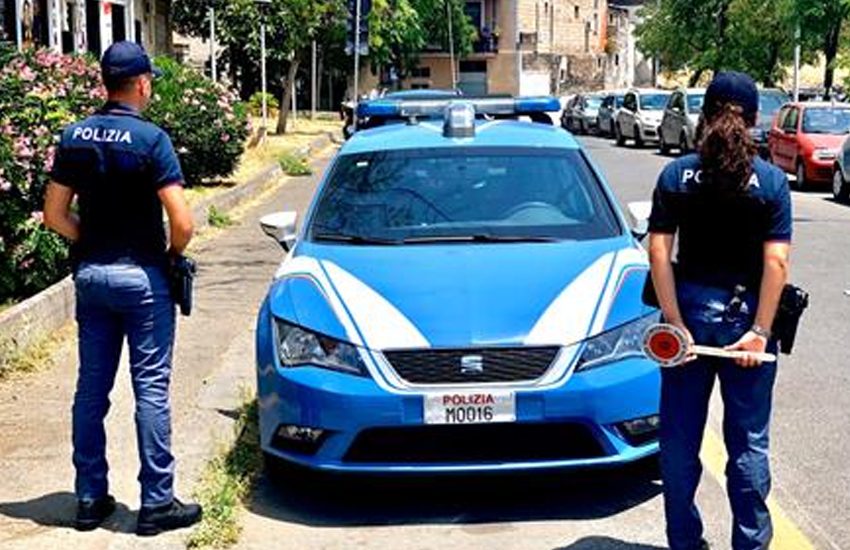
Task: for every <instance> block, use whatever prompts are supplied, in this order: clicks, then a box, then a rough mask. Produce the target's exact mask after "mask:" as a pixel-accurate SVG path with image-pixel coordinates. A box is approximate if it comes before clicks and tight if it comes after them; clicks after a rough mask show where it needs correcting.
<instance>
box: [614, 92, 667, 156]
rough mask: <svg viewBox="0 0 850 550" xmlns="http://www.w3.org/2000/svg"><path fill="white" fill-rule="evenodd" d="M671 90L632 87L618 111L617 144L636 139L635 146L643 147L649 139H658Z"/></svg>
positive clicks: (615, 134) (615, 128)
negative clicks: (659, 128)
mask: <svg viewBox="0 0 850 550" xmlns="http://www.w3.org/2000/svg"><path fill="white" fill-rule="evenodd" d="M669 98H670V92H667V91H664V90H651V89H647V90H641V89H632V90H629V91H628V92H626V95H625V97H624V98H623V108H622V109H620V110H619V112H618V113H617V121H616V124H615V125H614V136H615V137H616V139H617V145H621V146H622V145H625V144H626V140H629V139H631V140H634V143H635V147H643V146H644V145H645V144H646V142H648V141H658V127H659V126H660V125H661V117H662V116H663V115H664V108H665V107H666V106H667V100H668V99H669Z"/></svg>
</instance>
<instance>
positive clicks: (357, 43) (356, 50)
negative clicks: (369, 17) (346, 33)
mask: <svg viewBox="0 0 850 550" xmlns="http://www.w3.org/2000/svg"><path fill="white" fill-rule="evenodd" d="M361 1H362V0H356V1H355V7H354V116H353V117H352V119H353V120H352V125H353V126H354V130H357V106H358V105H359V104H360V4H361Z"/></svg>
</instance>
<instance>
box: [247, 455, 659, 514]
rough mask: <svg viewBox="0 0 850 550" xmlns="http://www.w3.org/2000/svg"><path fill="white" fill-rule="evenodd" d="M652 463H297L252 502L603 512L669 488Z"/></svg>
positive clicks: (302, 507) (273, 510) (331, 510)
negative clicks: (568, 467)
mask: <svg viewBox="0 0 850 550" xmlns="http://www.w3.org/2000/svg"><path fill="white" fill-rule="evenodd" d="M654 473H655V472H654V471H653V468H652V467H651V466H650V465H649V464H640V465H636V466H631V467H629V468H626V469H622V470H598V471H592V472H582V473H581V474H564V473H558V474H554V473H542V474H541V473H538V474H534V475H532V474H503V475H495V474H493V475H480V474H479V475H475V476H463V477H461V476H431V477H427V478H425V477H415V478H413V477H362V476H360V477H351V476H339V475H328V474H316V473H313V472H307V471H303V470H294V471H291V472H288V473H286V474H284V475H281V476H276V478H275V480H274V481H273V480H271V479H269V478H268V477H263V478H261V479H260V481H259V482H258V485H257V487H256V488H255V491H254V494H253V498H252V502H251V503H250V505H249V507H250V509H251V511H252V512H253V513H255V514H258V515H261V516H265V517H269V518H271V519H275V520H279V521H286V522H293V523H299V524H303V525H310V526H336V527H342V526H368V525H409V524H440V523H453V524H457V523H470V524H474V523H494V522H517V521H540V520H559V519H598V518H604V517H609V516H613V515H615V514H618V513H620V512H622V511H624V510H628V509H630V508H633V507H636V506H639V505H640V504H642V503H643V502H646V501H647V500H650V499H652V498H654V497H656V496H657V495H659V494H660V493H661V484H660V482H658V481H656V479H655V476H654Z"/></svg>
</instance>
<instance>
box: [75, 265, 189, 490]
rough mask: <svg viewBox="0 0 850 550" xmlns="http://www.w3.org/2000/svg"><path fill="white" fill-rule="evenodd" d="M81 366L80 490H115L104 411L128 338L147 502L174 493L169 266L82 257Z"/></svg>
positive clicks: (77, 461)
mask: <svg viewBox="0 0 850 550" xmlns="http://www.w3.org/2000/svg"><path fill="white" fill-rule="evenodd" d="M74 280H75V286H76V297H77V323H78V326H79V359H80V369H79V376H78V379H77V391H76V394H75V396H74V406H73V442H74V466H75V468H76V472H77V476H76V484H75V485H76V493H77V497H78V498H80V499H94V498H100V497H102V496H104V495H106V494H107V491H108V481H107V473H108V470H109V467H108V464H107V461H106V433H105V431H104V425H103V422H104V418H105V417H106V414H107V412H108V411H109V404H110V403H109V393H110V392H111V391H112V386H113V384H114V382H115V374H116V372H117V370H118V362H119V359H120V356H121V346H122V344H123V342H124V339H125V338H126V339H127V343H128V347H129V350H130V375H131V378H132V381H133V393H134V395H135V399H136V414H135V420H136V436H137V444H138V452H139V461H140V463H141V469H140V472H139V482H140V483H141V489H142V491H141V494H142V506H144V507H152V506H158V505H161V504H167V503H169V502H171V500H172V499H173V483H174V458H173V456H172V455H171V413H170V405H169V399H168V387H169V381H170V377H171V356H172V349H173V344H174V326H175V308H174V303H173V301H172V299H171V295H170V291H169V285H168V279H167V275H166V272H165V269H164V268H161V267H146V266H145V267H143V266H138V265H133V264H87V263H84V264H82V265H81V266H80V267H79V269H78V270H77V272H76V274H75V277H74Z"/></svg>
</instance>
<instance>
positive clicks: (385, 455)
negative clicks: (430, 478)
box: [343, 423, 605, 464]
mask: <svg viewBox="0 0 850 550" xmlns="http://www.w3.org/2000/svg"><path fill="white" fill-rule="evenodd" d="M604 454H605V452H604V450H603V448H602V446H601V445H600V443H599V442H598V441H597V440H596V438H595V437H594V436H593V434H592V433H591V431H590V430H589V429H588V428H587V427H586V426H584V425H582V424H576V423H563V424H530V423H529V424H522V423H516V424H469V425H463V426H458V425H452V426H414V427H404V428H370V429H367V430H364V431H362V432H360V434H358V435H357V437H356V438H355V440H354V442H353V443H352V445H351V447H349V449H348V452H347V453H346V454H345V457H344V458H343V460H344V461H345V462H350V463H383V464H464V463H466V464H482V463H483V464H487V463H503V462H533V461H538V462H542V461H551V460H582V459H590V458H598V457H601V456H604Z"/></svg>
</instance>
